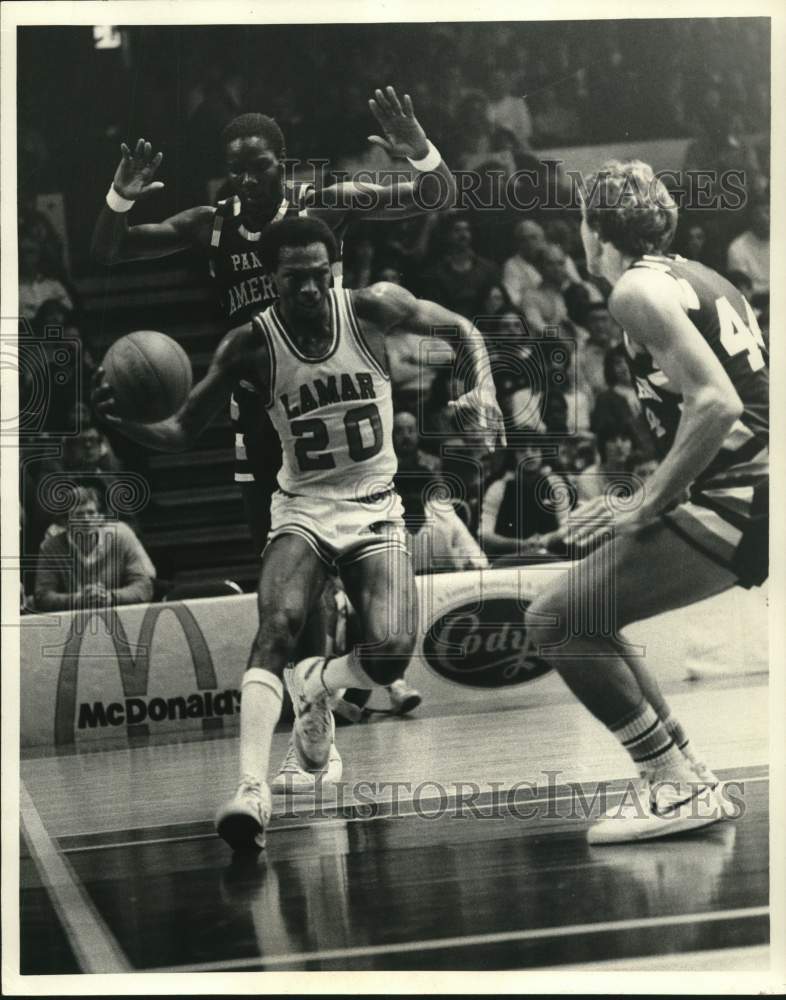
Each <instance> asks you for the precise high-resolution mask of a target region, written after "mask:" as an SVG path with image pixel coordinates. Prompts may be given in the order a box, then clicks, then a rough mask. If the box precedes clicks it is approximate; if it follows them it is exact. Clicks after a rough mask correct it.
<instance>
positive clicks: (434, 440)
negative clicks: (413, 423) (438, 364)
mask: <svg viewBox="0 0 786 1000" xmlns="http://www.w3.org/2000/svg"><path fill="white" fill-rule="evenodd" d="M432 371H434V369H433V368H432ZM452 384H453V373H452V371H451V370H450V369H448V368H440V369H437V370H436V372H435V377H434V379H433V380H432V382H431V391H430V392H429V394H428V396H427V397H426V398H425V399H423V401H422V403H421V410H420V414H419V418H420V429H421V434H422V435H423V447H424V448H425V449H426V450H427V451H430V452H437V453H439V451H440V448H441V445H442V442H443V441H444V440H446V439H447V438H450V437H453V436H455V434H456V432H457V429H458V428H457V426H456V417H455V414H454V412H453V409H452V408H451V406H450V405H449V404H450V402H451V400H452V399H453V391H452Z"/></svg>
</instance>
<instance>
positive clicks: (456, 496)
mask: <svg viewBox="0 0 786 1000" xmlns="http://www.w3.org/2000/svg"><path fill="white" fill-rule="evenodd" d="M444 445H445V448H444V451H445V454H444V456H443V458H442V472H443V477H444V483H445V488H446V489H447V490H449V491H450V494H451V498H452V502H453V507H454V509H455V511H456V513H457V514H458V516H459V517H460V518H461V520H462V521H463V523H464V524H465V525H466V526H467V528H468V529H469V533H470V534H471V535H472V537H473V538H477V537H478V536H479V534H480V511H481V500H482V496H483V484H484V483H485V482H486V479H487V476H488V473H489V470H490V468H491V463H492V461H493V458H494V456H492V455H490V454H489V453H488V452H487V451H485V449H483V448H468V447H467V446H466V445H465V444H464V441H463V439H462V438H448V439H447V440H446V441H445V442H444Z"/></svg>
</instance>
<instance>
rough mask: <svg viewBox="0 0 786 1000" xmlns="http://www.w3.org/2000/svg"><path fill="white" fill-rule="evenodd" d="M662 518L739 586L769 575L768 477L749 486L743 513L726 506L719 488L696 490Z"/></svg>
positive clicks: (757, 583) (756, 583) (748, 585)
mask: <svg viewBox="0 0 786 1000" xmlns="http://www.w3.org/2000/svg"><path fill="white" fill-rule="evenodd" d="M663 518H664V520H665V521H666V523H667V524H668V525H669V526H670V527H671V528H672V530H673V531H675V532H676V533H677V534H678V535H679V536H680V537H681V538H683V539H684V540H685V541H686V542H688V543H689V544H690V545H691V546H692V547H693V548H695V549H697V550H698V551H699V552H702V553H703V554H704V555H705V556H707V558H708V559H711V560H712V561H713V562H716V563H718V565H720V566H723V567H724V568H726V569H728V570H730V571H731V572H732V573H734V575H735V576H736V577H737V581H738V583H739V585H740V586H741V587H745V588H746V589H749V588H751V587H760V586H761V585H762V584H763V583H764V581H765V580H766V579H767V577H768V576H769V571H770V559H769V544H770V519H769V481H768V480H764V481H762V482H759V483H758V484H757V485H756V486H755V487H754V488H753V495H752V499H751V502H750V505H749V507H748V510H747V511H746V513H745V514H744V515H739V514H735V513H734V512H733V511H731V510H729V509H728V508H727V507H726V506H725V505H724V498H723V496H722V494H721V495H720V496H719V491H713V494H712V495H710V494H705V493H702V492H701V491H697V492H695V493H694V494H692V496H691V499H690V501H689V502H688V503H684V504H680V505H679V506H677V507H675V508H674V509H673V510H671V511H668V512H667V513H665V514H664V515H663Z"/></svg>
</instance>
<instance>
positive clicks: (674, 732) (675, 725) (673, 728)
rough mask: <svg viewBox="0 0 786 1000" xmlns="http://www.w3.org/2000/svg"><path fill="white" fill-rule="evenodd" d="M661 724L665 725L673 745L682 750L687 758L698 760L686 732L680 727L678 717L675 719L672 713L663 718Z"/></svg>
mask: <svg viewBox="0 0 786 1000" xmlns="http://www.w3.org/2000/svg"><path fill="white" fill-rule="evenodd" d="M663 725H664V726H665V727H666V732H667V733H668V734H669V736H671V738H672V739H673V740H674V745H675V746H676V747H677V748H678V749H679V750H681V751H682V753H683V754H684V755H685V756H686V757H687V758H688V760H690V761H696V760H698V758H697V757H696V754H695V753H694V752H693V747H692V746H691V742H690V739H689V738H688V734H687V733H686V732H685V730H684V729H683V728H682V725H681V724H680V721H679V719H675V718H674V716H673V715H669V716H668V717H667V718H665V719H664V720H663Z"/></svg>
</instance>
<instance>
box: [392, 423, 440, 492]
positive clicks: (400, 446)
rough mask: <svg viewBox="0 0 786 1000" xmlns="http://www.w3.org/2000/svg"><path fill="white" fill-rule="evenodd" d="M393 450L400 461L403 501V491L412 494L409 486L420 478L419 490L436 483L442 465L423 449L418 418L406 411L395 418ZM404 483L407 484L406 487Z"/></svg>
mask: <svg viewBox="0 0 786 1000" xmlns="http://www.w3.org/2000/svg"><path fill="white" fill-rule="evenodd" d="M393 450H394V451H395V452H396V458H397V459H398V473H397V475H400V476H401V481H402V487H401V488H400V489H399V493H401V495H402V499H403V493H402V489H403V490H404V492H410V488H409V484H410V483H414V482H415V480H416V479H417V478H418V476H420V481H419V485H418V484H417V483H416V486H417V488H418V489H420V487H421V486H424V485H427V484H428V483H432V482H434V481H435V475H436V474H438V473H439V470H440V468H441V464H442V463H441V462H440V460H439V459H438V458H437V457H436V456H435V455H430V454H429V453H428V452H427V451H423V450H422V449H421V447H420V435H419V434H418V422H417V418H416V417H415V416H414V415H413V414H412V413H408V412H407V411H406V410H399V412H398V413H396V414H395V416H394V417H393ZM404 473H405V474H406V475H404ZM421 474H422V475H421ZM404 483H406V484H407V485H406V487H405V486H404V485H403V484H404ZM413 488H414V487H413ZM405 506H406V505H405Z"/></svg>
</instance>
